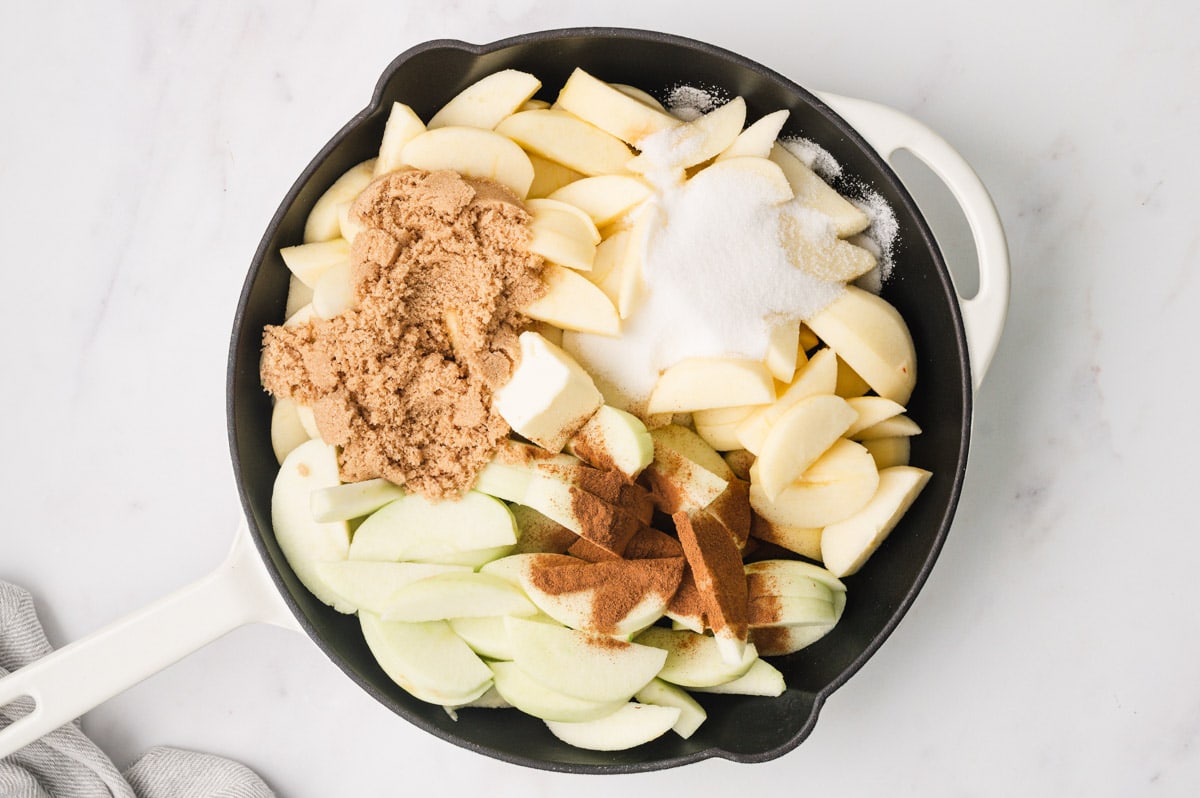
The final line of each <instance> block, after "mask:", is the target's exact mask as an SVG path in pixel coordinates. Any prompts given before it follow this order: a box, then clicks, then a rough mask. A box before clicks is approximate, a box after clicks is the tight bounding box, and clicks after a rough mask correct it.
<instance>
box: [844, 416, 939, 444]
mask: <svg viewBox="0 0 1200 798" xmlns="http://www.w3.org/2000/svg"><path fill="white" fill-rule="evenodd" d="M920 434H921V427H920V425H919V424H917V422H915V421H913V420H912V419H911V418H909V417H908V416H905V415H896V416H892V417H891V418H885V419H884V420H883V421H880V422H878V423H876V424H872V425H871V426H869V427H867V428H866V429H862V430H859V431H858V432H856V433H854V434H853V435H851V436H848V437H850V438H852V439H854V440H856V441H869V440H874V439H876V438H900V437H904V438H911V437H912V436H914V435H920Z"/></svg>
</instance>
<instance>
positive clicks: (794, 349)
mask: <svg viewBox="0 0 1200 798" xmlns="http://www.w3.org/2000/svg"><path fill="white" fill-rule="evenodd" d="M802 357H804V351H803V350H802V349H800V323H799V322H796V321H781V322H777V323H776V324H775V325H774V326H773V327H771V332H770V337H769V338H767V356H766V357H765V358H763V362H764V363H766V364H767V369H768V370H770V372H771V376H773V377H774V378H775V379H776V380H777V381H778V382H782V383H783V384H785V385H790V384H791V382H792V380H793V379H795V377H796V366H797V364H799V363H805V362H807V358H805V359H804V360H801V359H800V358H802Z"/></svg>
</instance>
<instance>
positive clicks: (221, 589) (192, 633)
mask: <svg viewBox="0 0 1200 798" xmlns="http://www.w3.org/2000/svg"><path fill="white" fill-rule="evenodd" d="M253 622H262V623H273V624H277V625H280V626H290V627H295V626H296V622H295V619H294V618H293V616H292V614H291V613H290V612H289V611H288V609H287V607H286V605H285V604H284V603H283V600H282V599H281V598H280V596H279V593H278V592H277V590H276V588H275V585H274V584H273V583H272V582H271V580H270V578H269V577H268V576H267V573H266V569H265V567H264V566H263V563H262V561H261V560H260V559H259V556H258V551H257V550H256V549H255V548H254V544H253V542H252V541H251V540H250V535H249V532H248V531H247V529H246V523H245V521H243V522H242V525H241V527H240V528H239V530H238V533H237V536H236V538H235V540H234V544H233V547H232V549H231V550H230V553H229V555H228V556H227V557H226V558H225V561H224V562H223V563H221V565H220V566H219V567H218V568H217V569H216V570H215V571H213V572H212V573H210V574H208V575H207V576H205V577H203V578H201V579H199V580H197V581H195V582H193V583H192V584H190V585H188V586H186V587H184V588H181V589H179V590H177V591H176V592H174V593H172V594H170V595H168V596H165V597H164V598H162V599H160V600H158V601H157V602H155V603H153V604H151V605H149V606H147V607H145V608H143V609H141V610H138V611H137V612H134V613H132V614H130V615H128V616H126V617H124V618H122V619H120V620H118V621H116V622H114V623H112V624H110V625H108V626H106V627H104V628H103V629H100V630H98V631H96V632H93V633H92V634H90V635H88V636H87V637H84V638H82V639H80V640H77V641H75V642H74V643H71V644H69V645H66V646H64V647H62V648H60V649H58V650H57V651H55V652H54V653H52V654H49V655H47V656H45V657H43V658H42V659H40V660H37V661H36V662H32V663H30V664H29V665H26V666H25V667H23V668H20V669H18V670H16V671H14V672H13V673H11V674H9V675H8V676H5V677H4V678H3V679H0V706H4V705H6V704H8V703H10V702H11V701H14V700H16V699H19V698H21V697H22V696H28V697H30V698H32V699H33V701H34V703H35V704H36V706H35V708H34V709H33V711H31V712H30V713H29V714H28V715H25V716H24V717H22V718H19V719H18V720H17V721H16V722H14V723H12V724H10V725H9V726H7V727H5V728H3V729H0V759H2V758H4V757H5V756H8V755H9V754H10V753H12V752H13V751H16V750H17V749H19V748H22V747H23V746H25V745H28V744H29V743H31V742H33V741H34V740H37V739H38V738H39V737H41V736H43V735H45V734H47V733H49V732H51V731H53V730H55V729H57V728H58V727H59V726H62V725H63V724H64V723H68V722H70V721H72V720H74V719H75V718H77V717H79V716H80V715H82V714H84V713H85V712H87V711H88V710H90V709H92V708H93V707H95V706H97V705H98V704H101V703H103V702H104V701H106V700H108V699H109V698H112V697H113V696H114V695H116V694H117V693H120V692H122V691H124V690H126V689H128V688H129V687H132V686H133V685H135V684H137V683H138V682H139V681H141V680H142V679H145V678H147V677H148V676H151V675H153V674H155V673H157V672H158V671H160V670H162V669H163V668H165V667H167V666H168V665H171V664H172V663H174V662H177V661H178V660H180V659H182V658H183V657H184V656H186V655H187V654H190V653H192V652H193V651H196V650H197V649H200V648H202V647H204V646H205V645H207V644H208V643H211V642H212V641H214V640H216V639H217V638H218V637H221V636H222V635H224V634H225V633H227V632H230V631H233V630H234V629H236V628H237V627H239V626H242V625H244V624H247V623H253Z"/></svg>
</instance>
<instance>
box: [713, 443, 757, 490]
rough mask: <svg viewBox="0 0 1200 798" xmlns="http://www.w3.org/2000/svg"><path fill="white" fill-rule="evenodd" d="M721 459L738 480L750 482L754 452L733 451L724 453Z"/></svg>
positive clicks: (744, 450) (745, 450)
mask: <svg viewBox="0 0 1200 798" xmlns="http://www.w3.org/2000/svg"><path fill="white" fill-rule="evenodd" d="M721 459H722V460H724V461H725V463H726V464H727V465H728V466H729V468H730V470H731V471H733V475H734V476H735V477H737V478H738V479H744V480H746V481H747V482H749V481H750V468H751V467H752V466H753V465H754V460H755V457H754V452H751V451H749V450H748V449H733V450H732V451H728V452H724V453H723V454H722V455H721Z"/></svg>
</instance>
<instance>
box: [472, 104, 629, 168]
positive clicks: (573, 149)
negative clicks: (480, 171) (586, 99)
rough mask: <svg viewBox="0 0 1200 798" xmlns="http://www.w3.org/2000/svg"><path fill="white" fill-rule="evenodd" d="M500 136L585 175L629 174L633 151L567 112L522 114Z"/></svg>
mask: <svg viewBox="0 0 1200 798" xmlns="http://www.w3.org/2000/svg"><path fill="white" fill-rule="evenodd" d="M496 132H497V133H499V134H501V135H503V136H507V137H508V138H510V139H512V140H513V141H515V142H516V143H517V144H519V145H521V147H522V148H524V149H526V150H528V151H529V152H531V153H533V154H535V155H540V156H541V157H543V158H548V159H549V160H551V161H554V162H556V163H560V164H562V165H563V166H566V167H568V168H570V169H573V170H575V171H576V172H580V173H582V174H585V175H619V174H626V173H627V170H626V168H625V164H626V163H627V162H628V161H629V156H630V152H629V147H628V146H626V145H625V143H624V142H623V141H621V140H620V139H619V138H617V137H616V136H613V135H612V134H610V133H606V132H604V131H603V130H601V129H600V128H598V127H596V126H595V125H591V124H588V123H587V122H584V121H583V120H582V119H580V118H579V117H577V116H575V115H574V114H570V113H568V112H566V111H559V110H554V109H551V108H547V109H545V110H540V111H521V112H519V113H515V114H513V115H512V116H510V117H508V118H507V119H505V120H504V121H503V122H501V123H500V124H499V125H497V126H496Z"/></svg>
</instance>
